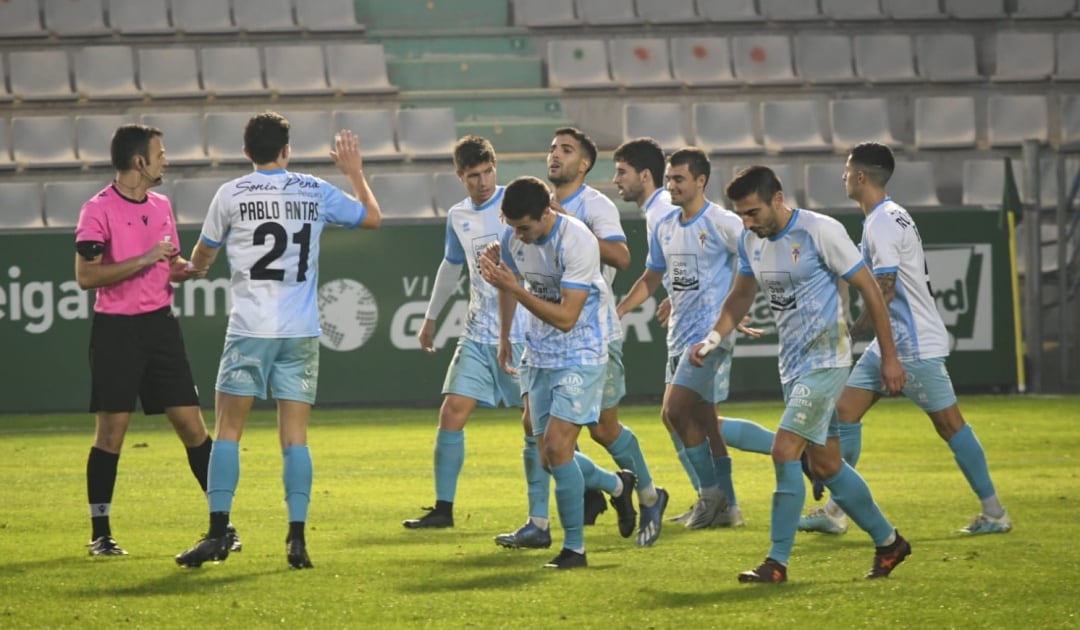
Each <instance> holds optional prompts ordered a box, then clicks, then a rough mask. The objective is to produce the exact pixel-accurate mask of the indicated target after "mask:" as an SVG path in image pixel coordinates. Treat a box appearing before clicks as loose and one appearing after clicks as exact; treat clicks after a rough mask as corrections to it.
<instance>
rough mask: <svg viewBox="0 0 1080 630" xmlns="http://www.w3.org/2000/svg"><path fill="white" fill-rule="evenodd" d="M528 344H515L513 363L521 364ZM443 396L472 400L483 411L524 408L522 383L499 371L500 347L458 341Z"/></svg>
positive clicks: (461, 338) (447, 372) (447, 371)
mask: <svg viewBox="0 0 1080 630" xmlns="http://www.w3.org/2000/svg"><path fill="white" fill-rule="evenodd" d="M524 347H525V344H521V343H515V344H513V362H512V365H514V366H516V365H517V364H518V363H520V362H521V351H522V349H523V348H524ZM442 393H443V394H457V395H458V396H465V397H466V398H472V399H473V400H475V401H476V402H477V403H478V404H479V405H480V406H481V407H498V406H499V405H503V406H504V407H520V406H521V381H520V380H519V379H518V377H517V376H514V375H512V374H507V373H506V372H503V371H502V369H501V368H500V367H499V345H498V344H489V343H479V342H476V341H473V340H472V339H466V338H465V337H459V338H458V344H457V349H455V350H454V358H453V359H451V360H450V367H448V368H446V378H445V379H444V380H443V386H442Z"/></svg>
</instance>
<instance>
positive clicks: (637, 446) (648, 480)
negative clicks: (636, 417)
mask: <svg viewBox="0 0 1080 630" xmlns="http://www.w3.org/2000/svg"><path fill="white" fill-rule="evenodd" d="M620 426H622V432H620V433H619V437H617V438H615V441H614V442H612V443H611V446H609V447H607V452H608V453H610V454H611V458H612V459H614V460H615V463H616V464H618V465H619V468H623V469H626V470H630V471H633V473H634V474H635V475H636V476H637V485H638V487H639V488H647V487H649V486H651V485H652V482H653V480H652V475H651V474H650V473H649V465H648V464H647V463H645V455H644V453H642V452H641V443H640V442H638V439H637V436H636V435H634V432H633V431H631V430H630V427H628V426H626V425H620Z"/></svg>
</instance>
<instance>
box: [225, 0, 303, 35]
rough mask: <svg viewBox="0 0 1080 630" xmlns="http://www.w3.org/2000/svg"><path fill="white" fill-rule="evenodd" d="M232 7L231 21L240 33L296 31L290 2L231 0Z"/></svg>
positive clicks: (282, 0)
mask: <svg viewBox="0 0 1080 630" xmlns="http://www.w3.org/2000/svg"><path fill="white" fill-rule="evenodd" d="M301 4H303V2H301ZM232 5H233V20H234V21H235V23H236V28H238V29H240V30H241V31H253V32H267V31H286V32H287V31H295V30H296V21H295V20H294V19H293V9H292V0H232Z"/></svg>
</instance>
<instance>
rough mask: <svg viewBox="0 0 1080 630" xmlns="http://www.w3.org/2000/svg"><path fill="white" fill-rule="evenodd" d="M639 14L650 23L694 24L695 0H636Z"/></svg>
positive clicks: (696, 16)
mask: <svg viewBox="0 0 1080 630" xmlns="http://www.w3.org/2000/svg"><path fill="white" fill-rule="evenodd" d="M636 4H637V14H638V17H640V18H641V19H642V20H644V21H645V22H648V23H650V24H679V23H682V24H694V23H696V22H697V21H698V19H699V18H698V15H697V11H696V10H695V8H694V0H636Z"/></svg>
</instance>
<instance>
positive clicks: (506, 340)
mask: <svg viewBox="0 0 1080 630" xmlns="http://www.w3.org/2000/svg"><path fill="white" fill-rule="evenodd" d="M517 305H518V301H517V298H515V297H514V296H513V295H512V294H510V293H509V292H507V291H499V350H498V359H499V368H500V369H502V371H503V372H506V373H507V374H517V373H518V370H517V367H515V366H514V365H512V364H511V363H512V361H513V360H514V349H513V346H511V345H510V329H511V328H512V327H513V325H514V311H516V310H517Z"/></svg>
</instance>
